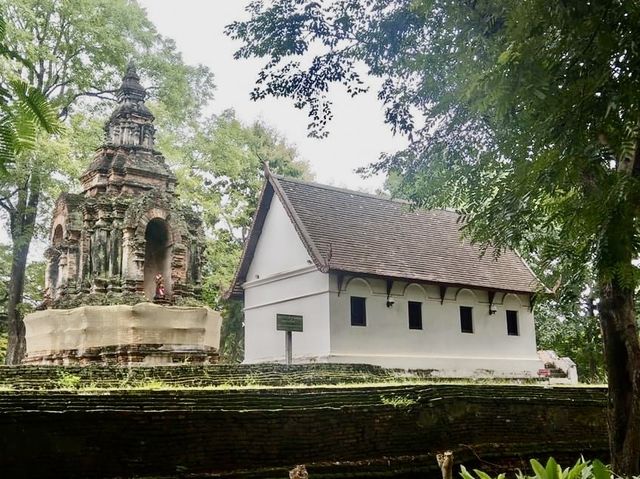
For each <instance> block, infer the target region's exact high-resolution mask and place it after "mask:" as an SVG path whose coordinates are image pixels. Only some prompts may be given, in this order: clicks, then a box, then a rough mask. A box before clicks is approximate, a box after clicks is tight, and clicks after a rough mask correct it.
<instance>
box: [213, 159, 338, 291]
mask: <svg viewBox="0 0 640 479" xmlns="http://www.w3.org/2000/svg"><path fill="white" fill-rule="evenodd" d="M274 196H275V197H276V198H277V199H278V200H279V201H280V203H281V204H282V206H283V207H284V210H285V212H286V213H287V216H288V217H289V219H290V220H291V224H292V225H293V227H294V229H295V231H296V233H297V234H298V237H299V238H300V240H301V242H302V244H303V245H304V247H305V249H306V250H307V253H308V254H309V257H310V258H311V260H312V261H313V262H314V264H315V265H316V267H317V268H318V269H319V270H321V271H326V270H327V268H326V265H325V261H324V259H323V258H322V256H321V255H320V252H319V251H318V249H317V247H316V246H315V245H314V244H313V242H312V241H311V238H310V236H309V234H308V233H307V231H306V228H305V227H304V225H303V224H302V222H301V221H300V218H299V217H298V214H297V213H296V212H295V210H294V209H293V207H292V205H291V202H290V201H289V199H288V198H287V195H286V194H285V192H284V191H283V190H282V188H281V186H280V184H279V183H278V178H277V177H276V176H274V175H272V174H271V172H270V171H269V169H268V166H266V165H265V183H264V185H263V187H262V191H261V193H260V199H259V201H258V208H257V209H256V212H255V214H254V217H253V221H252V223H251V229H250V230H249V236H248V237H247V240H246V241H245V244H244V249H243V251H242V257H241V259H240V264H239V266H238V269H237V270H236V274H235V277H234V279H233V283H232V285H231V288H230V289H229V290H228V291H227V293H226V294H225V297H227V298H240V297H242V295H243V290H242V284H243V283H244V282H245V281H246V280H247V274H248V272H249V268H250V266H251V263H252V261H253V257H254V255H255V252H256V248H257V246H258V242H259V240H260V236H261V235H262V230H263V228H264V225H265V221H266V219H267V215H268V213H269V210H270V208H271V204H272V202H273V198H274Z"/></svg>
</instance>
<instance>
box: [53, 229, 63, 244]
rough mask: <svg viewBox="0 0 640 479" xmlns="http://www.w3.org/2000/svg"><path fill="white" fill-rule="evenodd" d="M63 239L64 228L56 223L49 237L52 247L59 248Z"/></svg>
mask: <svg viewBox="0 0 640 479" xmlns="http://www.w3.org/2000/svg"><path fill="white" fill-rule="evenodd" d="M63 239H64V229H63V228H62V225H57V226H56V227H55V228H54V230H53V236H52V237H51V244H52V245H53V247H54V248H59V247H60V246H61V245H62V240H63Z"/></svg>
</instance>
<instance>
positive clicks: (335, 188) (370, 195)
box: [271, 173, 458, 214]
mask: <svg viewBox="0 0 640 479" xmlns="http://www.w3.org/2000/svg"><path fill="white" fill-rule="evenodd" d="M271 176H273V177H275V178H276V179H278V181H289V182H291V183H298V184H300V185H306V186H313V187H316V188H321V189H325V190H329V191H337V192H339V193H348V194H351V195H357V196H362V197H364V198H371V199H374V200H380V201H388V202H390V203H399V204H403V205H408V206H414V207H416V208H417V209H422V210H425V211H443V212H445V213H455V214H458V213H457V212H456V211H455V210H454V209H451V208H429V209H426V208H422V207H420V206H418V205H417V204H415V203H412V202H411V201H408V200H404V199H402V198H393V197H391V196H382V195H377V194H375V193H366V192H364V191H357V190H350V189H349V188H342V187H339V186H333V185H327V184H324V183H317V182H315V181H309V180H303V179H301V178H293V177H291V176H284V175H278V174H275V173H271Z"/></svg>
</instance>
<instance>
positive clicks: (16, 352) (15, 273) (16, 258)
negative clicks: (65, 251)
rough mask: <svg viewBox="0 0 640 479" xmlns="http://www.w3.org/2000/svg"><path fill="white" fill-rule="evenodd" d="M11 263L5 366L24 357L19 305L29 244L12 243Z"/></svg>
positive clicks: (23, 339)
mask: <svg viewBox="0 0 640 479" xmlns="http://www.w3.org/2000/svg"><path fill="white" fill-rule="evenodd" d="M12 252H13V258H12V261H11V282H10V284H9V299H8V301H7V322H8V325H9V345H8V348H7V358H6V361H7V364H19V363H20V361H22V358H23V357H24V355H25V350H26V343H25V336H24V332H25V331H24V321H23V320H22V312H21V311H20V308H19V305H20V304H21V303H22V296H23V293H24V277H25V271H26V268H27V256H28V255H29V244H28V243H27V244H25V243H22V242H18V243H16V242H14V246H13V251H12Z"/></svg>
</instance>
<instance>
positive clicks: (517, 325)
mask: <svg viewBox="0 0 640 479" xmlns="http://www.w3.org/2000/svg"><path fill="white" fill-rule="evenodd" d="M509 313H512V314H509ZM505 315H506V320H507V336H520V319H519V316H520V315H519V314H518V311H517V310H515V309H507V310H506V313H505ZM514 320H515V321H514ZM512 321H514V322H513V323H512ZM511 326H515V332H514V331H513V330H512V327H511Z"/></svg>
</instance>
